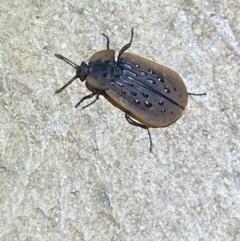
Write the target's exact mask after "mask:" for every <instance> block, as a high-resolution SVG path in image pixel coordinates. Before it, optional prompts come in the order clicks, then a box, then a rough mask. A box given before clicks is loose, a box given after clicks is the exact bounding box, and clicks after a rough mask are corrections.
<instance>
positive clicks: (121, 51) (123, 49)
mask: <svg viewBox="0 0 240 241" xmlns="http://www.w3.org/2000/svg"><path fill="white" fill-rule="evenodd" d="M133 34H134V31H133V28H132V30H131V38H130V42H129V43H128V44H126V45H124V46H123V47H122V49H121V50H120V51H119V54H118V60H119V58H120V57H121V55H122V54H123V52H124V51H126V50H127V49H128V48H130V47H131V44H132V41H133Z"/></svg>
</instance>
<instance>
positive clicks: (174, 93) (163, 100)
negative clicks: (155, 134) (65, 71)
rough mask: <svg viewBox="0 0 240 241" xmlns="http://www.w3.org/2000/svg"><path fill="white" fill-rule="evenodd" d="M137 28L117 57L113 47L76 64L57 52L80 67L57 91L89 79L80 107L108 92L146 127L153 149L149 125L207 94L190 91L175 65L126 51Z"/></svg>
mask: <svg viewBox="0 0 240 241" xmlns="http://www.w3.org/2000/svg"><path fill="white" fill-rule="evenodd" d="M133 35H134V31H133V28H132V30H131V38H130V41H129V43H127V44H126V45H124V46H123V47H122V49H121V50H120V51H119V54H118V56H117V59H116V60H115V50H113V49H110V48H109V44H110V39H109V37H108V36H107V35H105V34H104V33H103V36H104V37H105V38H106V40H107V49H106V50H102V51H99V52H96V53H95V54H93V55H92V57H91V58H90V59H89V62H88V64H87V63H86V62H82V63H81V64H80V65H77V64H75V63H74V62H72V61H71V60H69V59H68V58H66V57H64V56H62V55H60V54H55V56H56V57H57V58H59V59H61V60H63V61H65V62H66V63H68V64H69V65H71V66H72V67H73V68H75V69H76V74H75V76H74V77H73V78H72V79H71V80H70V81H68V82H67V83H66V84H65V85H63V86H62V87H61V88H59V89H58V90H56V91H55V93H60V92H62V91H63V90H64V89H65V88H66V87H67V86H69V85H70V84H71V83H72V82H73V81H74V80H75V79H77V78H79V79H80V80H81V81H82V82H83V81H86V86H87V88H88V89H89V90H90V91H91V93H90V94H89V95H86V96H84V97H83V98H81V99H80V100H79V102H78V103H77V104H76V105H75V107H78V106H79V105H80V104H81V103H82V102H84V101H85V100H86V99H91V98H93V97H95V99H94V100H93V101H92V102H90V103H89V104H87V105H85V106H84V107H82V108H83V109H84V108H86V107H88V106H90V105H92V104H93V103H94V102H96V101H97V100H98V99H99V95H100V94H102V95H104V96H105V97H106V98H107V99H108V100H110V102H112V103H114V104H115V105H117V106H118V107H119V108H120V109H122V110H123V111H124V112H125V118H126V120H127V121H128V123H130V124H131V125H134V126H137V127H141V128H143V129H146V130H147V132H148V136H149V141H150V152H151V151H152V138H151V135H150V131H149V127H165V126H168V125H170V124H172V123H173V122H175V121H176V120H177V119H178V118H179V117H180V116H181V115H182V114H183V111H184V109H185V108H186V106H187V103H188V95H189V94H191V95H205V94H206V93H203V94H193V93H188V92H187V88H186V86H185V84H184V82H183V80H182V78H181V77H180V76H179V75H178V74H177V73H176V72H175V71H173V70H172V69H170V68H168V67H166V66H163V65H160V64H157V63H155V62H153V61H150V60H148V59H145V58H143V57H140V56H138V55H135V54H132V53H129V52H126V50H127V49H129V48H130V47H131V44H132V41H133Z"/></svg>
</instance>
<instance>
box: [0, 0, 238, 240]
mask: <svg viewBox="0 0 240 241" xmlns="http://www.w3.org/2000/svg"><path fill="white" fill-rule="evenodd" d="M0 12H1V14H0V22H1V25H0V27H1V31H0V34H1V38H0V44H1V49H0V67H1V82H0V91H1V105H0V108H1V109H0V127H1V128H0V150H1V160H0V201H1V205H0V240H28V241H30V240H109V241H110V240H114V241H117V240H119V241H120V240H171V241H173V240H218V241H219V240H228V241H231V240H234V241H237V240H240V160H239V159H240V141H239V137H240V131H239V129H240V122H239V120H240V108H239V106H240V94H239V93H240V92H239V90H240V60H239V57H240V45H239V41H240V15H239V12H240V4H239V2H238V1H235V0H228V1H226V0H225V1H224V0H220V1H198V0H193V1H186V0H182V1H180V0H176V1H163V0H162V1H150V0H138V1H137V0H135V1H126V0H123V1H121V2H117V1H107V0H102V1H97V0H83V1H76V0H67V1H58V0H57V1H42V0H38V1H37V0H33V1H26V0H23V1H11V0H10V1H6V2H5V1H1V4H0ZM131 27H134V28H135V33H136V34H135V38H134V41H133V45H132V48H131V49H130V51H131V52H132V53H135V54H140V55H142V56H144V57H146V58H149V59H151V60H154V61H156V62H158V63H161V64H163V65H166V66H169V67H170V68H172V69H174V70H175V71H177V72H178V73H179V74H180V75H181V76H182V77H183V79H184V81H185V83H186V86H187V88H188V90H189V92H195V93H201V92H205V91H206V93H207V96H203V97H198V96H190V98H189V104H188V107H187V109H186V111H185V112H184V115H183V116H182V117H181V118H180V119H179V120H178V121H177V122H176V123H174V124H173V125H171V126H169V127H167V128H157V129H151V133H152V138H153V143H154V146H153V153H149V151H148V146H149V142H148V136H147V133H146V131H144V130H141V129H139V128H135V127H133V126H130V125H129V124H128V123H127V122H126V121H125V119H124V113H123V112H121V111H120V110H118V109H117V108H114V106H113V105H112V104H111V103H109V102H107V101H106V100H105V99H104V98H103V97H101V98H100V100H99V101H98V102H97V103H96V104H95V105H93V106H91V107H89V108H87V109H85V110H82V109H81V108H78V109H75V108H74V104H76V103H77V101H78V100H79V98H80V97H82V96H84V95H87V94H88V93H89V91H88V90H87V89H86V87H85V85H84V83H81V82H80V81H75V82H74V83H73V84H72V85H71V86H70V87H69V88H67V89H66V90H65V91H64V92H62V93H61V94H58V95H55V94H54V91H55V90H56V89H58V88H59V87H60V86H61V85H63V83H66V82H67V81H68V80H69V79H70V78H71V77H72V76H73V75H74V70H73V69H72V68H71V67H70V66H68V65H66V64H65V63H63V62H62V61H61V60H59V59H57V58H55V57H54V54H55V53H60V54H63V55H65V56H66V57H69V58H70V59H71V60H73V61H74V62H77V63H81V61H83V60H85V61H87V60H88V59H89V58H90V56H91V55H92V54H93V53H95V52H96V51H98V50H101V49H105V47H106V42H105V39H104V38H103V36H102V35H101V33H102V32H105V33H106V34H107V35H108V36H109V37H110V39H111V46H112V47H113V48H114V49H116V50H119V49H120V48H121V47H122V46H123V45H124V44H125V43H126V42H128V40H129V36H130V29H131Z"/></svg>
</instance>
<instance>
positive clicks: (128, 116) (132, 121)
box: [125, 110, 152, 152]
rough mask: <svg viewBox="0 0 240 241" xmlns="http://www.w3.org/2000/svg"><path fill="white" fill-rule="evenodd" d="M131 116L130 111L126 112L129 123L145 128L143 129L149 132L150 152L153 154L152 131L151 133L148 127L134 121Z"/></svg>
mask: <svg viewBox="0 0 240 241" xmlns="http://www.w3.org/2000/svg"><path fill="white" fill-rule="evenodd" d="M130 115H131V113H130V112H129V111H128V110H126V112H125V119H126V120H127V122H128V123H129V124H131V125H134V126H138V127H141V128H143V129H145V130H147V132H148V137H149V142H150V148H149V151H150V152H152V137H151V134H150V131H149V128H148V126H146V125H143V124H140V123H138V122H136V121H135V120H133V119H132V118H131V116H130Z"/></svg>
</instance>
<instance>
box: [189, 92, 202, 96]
mask: <svg viewBox="0 0 240 241" xmlns="http://www.w3.org/2000/svg"><path fill="white" fill-rule="evenodd" d="M188 95H197V96H201V95H206V92H204V93H201V94H195V93H188Z"/></svg>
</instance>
